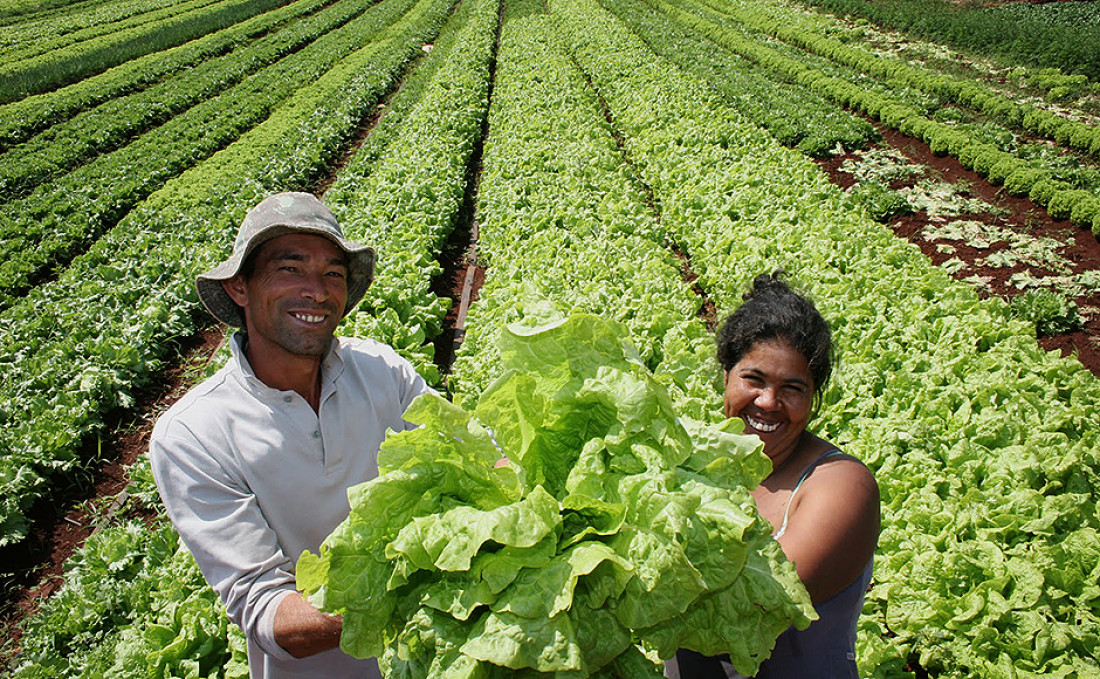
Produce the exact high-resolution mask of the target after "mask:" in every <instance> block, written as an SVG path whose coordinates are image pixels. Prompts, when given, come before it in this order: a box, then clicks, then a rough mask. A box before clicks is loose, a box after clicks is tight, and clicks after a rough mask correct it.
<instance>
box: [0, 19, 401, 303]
mask: <svg viewBox="0 0 1100 679" xmlns="http://www.w3.org/2000/svg"><path fill="white" fill-rule="evenodd" d="M412 1H413V0H386V1H384V2H382V3H380V4H376V5H372V3H373V2H374V0H349V1H348V2H346V3H345V9H343V10H341V11H339V12H338V13H337V14H336V16H335V17H333V18H332V19H333V20H331V23H330V20H328V19H327V17H325V16H318V17H315V19H316V22H320V23H321V24H322V25H321V26H315V23H316V22H312V21H311V22H309V23H308V24H307V25H306V26H305V28H307V29H310V28H312V29H313V30H316V29H317V28H320V29H323V28H324V27H325V25H326V24H327V25H328V26H329V27H331V28H333V29H334V30H331V31H330V32H329V33H326V34H324V35H323V36H322V37H321V38H319V39H317V40H315V41H313V42H312V43H310V44H309V45H307V46H306V47H305V48H303V49H301V50H299V51H297V52H294V53H292V54H290V55H288V56H287V57H285V58H283V59H280V60H279V61H277V62H276V63H274V64H273V65H271V66H268V67H266V68H264V69H261V70H260V71H258V72H256V73H254V74H252V75H251V76H249V77H248V78H246V79H245V80H243V81H242V82H241V83H239V84H237V85H235V86H234V87H232V88H230V89H228V90H226V91H225V92H223V93H221V94H220V95H218V96H216V97H213V98H211V99H208V100H206V101H203V102H202V103H200V104H198V105H196V106H194V107H192V108H191V109H189V110H187V111H185V112H184V113H182V114H180V115H178V116H175V117H174V118H172V119H171V120H169V121H168V122H167V123H165V124H164V125H161V126H160V127H158V128H155V129H153V130H151V131H149V132H147V133H146V134H144V135H141V136H140V137H138V138H137V139H136V140H134V141H133V142H131V143H130V144H128V145H126V146H124V147H123V148H121V149H118V150H117V151H114V152H112V153H109V154H106V155H103V156H100V157H98V158H96V159H95V160H93V161H91V162H89V163H87V164H86V165H84V166H83V167H81V168H79V169H77V170H75V171H73V172H71V173H69V174H67V175H64V176H62V177H60V178H58V179H57V180H55V181H53V182H49V183H46V184H42V185H41V186H39V187H38V188H37V189H36V190H35V191H34V192H32V193H31V194H30V195H29V196H27V197H26V198H23V199H21V200H16V201H12V202H9V203H6V204H3V205H0V260H2V263H0V309H4V308H7V307H8V306H10V305H11V304H12V303H14V302H15V300H17V299H18V298H19V297H20V296H21V295H22V294H23V293H25V291H26V290H27V289H28V288H31V287H32V286H33V285H35V284H36V283H37V282H38V281H39V280H41V278H42V277H43V275H44V273H45V272H47V271H48V270H49V269H50V268H52V267H55V266H58V265H63V264H64V263H65V262H67V261H69V260H70V259H72V258H73V257H74V256H76V255H78V254H79V253H80V252H82V251H83V250H84V249H85V248H87V246H88V245H89V243H91V242H93V241H94V240H95V239H96V238H98V237H99V236H100V235H101V234H103V233H104V232H106V231H108V230H110V229H111V228H112V226H113V225H114V224H115V223H116V222H117V221H118V220H119V219H120V218H122V217H123V216H124V215H125V214H126V213H127V212H128V211H129V210H130V209H131V208H132V207H133V206H134V205H136V204H138V203H139V202H140V201H141V200H143V199H144V198H145V197H146V196H148V195H149V194H151V193H152V192H153V191H155V190H157V189H158V188H160V187H161V186H162V185H163V184H164V182H165V181H167V180H169V179H171V178H172V177H174V176H176V175H177V174H179V173H180V172H182V171H184V170H186V169H187V168H189V167H192V166H194V165H195V164H196V163H198V162H199V161H201V160H203V159H204V158H208V157H209V156H210V155H212V154H213V153H215V152H216V151H217V150H218V149H220V148H223V147H225V146H226V145H228V144H230V143H232V142H233V141H234V140H235V139H237V138H238V137H240V135H241V134H242V133H244V132H245V131H247V130H249V129H251V128H252V127H254V126H255V125H257V124H258V123H260V122H261V121H263V120H264V119H265V118H266V117H267V116H268V115H270V113H271V112H272V111H273V110H274V109H275V108H276V107H278V106H279V105H280V104H282V103H283V102H284V101H285V99H286V97H287V96H289V95H290V94H291V93H293V92H294V91H295V90H296V89H297V88H300V87H302V86H304V85H306V84H307V83H309V82H310V81H311V80H313V79H315V78H317V77H319V76H320V75H321V74H323V73H324V72H325V71H327V70H328V69H329V68H331V67H332V66H333V64H335V63H336V62H337V61H339V60H340V59H341V58H343V57H345V56H347V55H348V54H351V53H352V52H354V51H355V50H359V49H362V48H363V47H364V46H365V45H368V44H370V43H371V42H372V41H374V40H376V39H378V38H379V37H380V34H381V32H383V31H384V30H385V27H386V26H388V25H390V24H392V23H393V22H395V21H397V20H399V18H400V17H401V16H402V15H403V14H404V13H405V12H407V11H408V9H409V7H410V6H411V4H412ZM364 10H366V11H364ZM345 11H346V12H349V13H350V14H351V16H354V15H355V13H356V12H359V13H361V15H360V16H359V17H358V18H356V19H355V20H354V21H351V22H349V23H343V21H344V20H346V18H347V17H348V14H345ZM307 35H308V34H307Z"/></svg>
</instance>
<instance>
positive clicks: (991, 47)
mask: <svg viewBox="0 0 1100 679" xmlns="http://www.w3.org/2000/svg"><path fill="white" fill-rule="evenodd" d="M803 1H804V2H806V4H809V5H813V6H819V7H822V8H824V9H826V10H827V11H829V12H833V13H839V14H851V15H854V16H857V17H865V18H867V19H870V20H871V21H873V22H875V23H877V24H882V25H885V26H888V27H890V28H896V29H899V30H901V31H904V32H906V33H909V34H912V35H916V36H919V37H921V38H923V39H925V40H932V41H935V42H940V43H945V44H948V45H951V46H953V47H955V48H957V49H962V50H965V51H967V52H970V53H973V54H978V55H985V56H991V57H995V58H999V59H1000V60H1002V61H1008V62H1010V63H1017V64H1019V63H1023V64H1030V65H1032V66H1037V67H1040V68H1043V67H1048V68H1049V67H1056V68H1059V69H1061V70H1063V71H1066V72H1068V73H1080V74H1084V75H1086V76H1088V77H1090V78H1092V79H1093V80H1097V79H1100V51H1098V50H1100V27H1098V26H1097V22H1096V20H1095V17H1096V8H1095V3H1091V2H1051V3H1035V4H1032V3H1015V2H1013V3H1005V4H1003V5H990V6H985V5H984V4H983V3H973V4H969V3H968V4H966V5H961V4H959V3H954V2H945V0H920V1H915V0H889V1H886V2H879V1H875V2H868V0H803Z"/></svg>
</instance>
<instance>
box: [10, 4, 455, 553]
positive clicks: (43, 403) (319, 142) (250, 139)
mask: <svg viewBox="0 0 1100 679" xmlns="http://www.w3.org/2000/svg"><path fill="white" fill-rule="evenodd" d="M452 4H453V3H452V2H451V0H425V1H424V2H422V3H420V4H419V5H417V6H415V7H414V9H412V10H411V11H409V12H407V13H406V14H405V16H404V17H403V18H402V19H401V20H400V21H398V22H397V23H396V24H394V25H393V26H391V27H390V28H389V29H386V30H385V31H384V33H383V34H382V35H378V36H376V37H377V38H379V39H378V40H375V41H374V42H372V43H370V44H369V45H367V46H366V47H364V48H362V49H360V50H358V51H357V52H354V53H352V54H350V55H348V56H347V57H346V58H344V59H343V60H342V61H340V62H339V63H338V64H335V65H334V66H333V67H332V68H331V69H330V70H329V71H328V72H327V73H324V74H322V75H320V77H318V78H316V79H315V81H314V82H312V83H310V84H308V85H306V86H304V87H302V88H301V89H299V90H297V91H296V92H293V93H291V94H290V95H289V96H288V97H287V99H286V101H285V102H284V104H283V105H282V106H280V107H279V108H278V109H276V110H275V111H273V113H272V115H271V116H270V117H269V118H268V119H267V120H266V121H265V122H264V123H263V124H261V125H259V126H257V127H255V128H254V129H252V130H250V131H249V132H247V133H246V134H245V135H244V136H242V137H241V138H240V139H239V140H238V141H237V142H236V143H234V144H232V145H230V146H229V147H227V148H226V149H224V150H223V151H221V152H219V153H217V154H215V155H214V156H213V157H211V158H210V159H209V160H208V161H206V162H204V163H202V164H200V165H199V166H197V167H194V168H192V169H191V170H188V171H187V172H185V173H183V174H182V175H180V176H179V177H177V178H176V179H174V180H172V181H170V182H169V183H168V184H167V185H166V186H165V187H164V188H163V189H161V190H160V191H158V192H157V193H155V194H153V195H152V196H150V198H149V199H148V200H147V201H145V202H144V203H143V204H142V205H141V206H140V207H138V208H137V209H135V210H133V211H132V212H130V213H129V214H128V215H127V216H126V218H124V219H123V220H122V221H121V222H119V224H118V225H117V226H116V227H115V228H114V229H112V230H111V231H110V232H109V233H108V234H106V235H105V236H104V237H103V238H101V239H100V240H99V241H98V242H96V244H95V245H94V246H93V247H92V248H90V249H89V250H88V252H87V253H85V254H84V255H82V256H80V257H79V258H77V259H76V260H75V261H74V262H73V264H72V265H71V266H70V267H69V268H68V269H67V270H66V271H65V272H64V273H63V274H62V275H61V276H60V277H59V278H58V279H57V280H55V281H53V282H51V283H49V284H47V285H43V286H39V287H38V288H35V289H34V290H32V291H31V292H30V293H29V294H28V295H27V296H26V297H25V298H23V299H21V300H19V302H18V303H17V304H15V305H13V306H12V307H11V308H9V309H8V310H6V311H5V312H4V313H3V315H2V316H0V368H2V371H0V372H2V374H3V376H4V378H3V383H2V384H0V418H2V420H3V425H4V426H3V430H2V433H0V486H2V489H3V493H2V497H3V499H2V502H0V545H4V544H11V543H15V542H19V541H20V540H22V539H23V538H24V537H25V535H26V532H27V530H28V524H27V518H26V512H27V511H28V509H29V508H30V506H31V505H32V503H33V502H34V501H35V500H36V499H39V498H45V497H48V496H49V492H50V481H49V479H50V477H51V476H56V475H58V474H61V473H63V472H65V471H66V470H69V469H73V468H74V467H76V466H77V465H79V464H81V460H80V459H79V449H80V444H81V442H83V441H86V440H87V439H88V438H89V437H90V436H93V435H94V434H95V433H96V432H98V431H100V430H101V428H102V427H103V417H104V415H105V414H106V413H108V412H110V411H111V410H113V409H114V408H117V407H119V406H125V405H128V404H129V403H130V399H131V396H130V395H131V394H132V393H133V392H134V390H135V389H137V388H139V387H141V386H142V385H143V384H145V383H147V382H148V380H150V379H152V377H153V375H154V374H155V373H156V371H157V370H158V369H159V368H160V364H161V361H162V360H163V358H164V357H166V356H169V355H171V352H172V346H171V343H172V342H173V341H174V340H176V339H178V338H180V337H182V336H185V335H186V334H188V333H189V332H191V331H193V328H194V321H193V318H192V315H193V314H194V313H196V312H197V309H198V302H197V300H196V299H195V296H194V291H193V278H194V275H195V274H196V273H198V272H200V271H202V270H205V269H207V268H209V267H210V266H211V265H212V264H213V263H214V262H216V261H219V260H220V259H221V258H222V257H224V253H225V251H226V249H227V247H228V244H229V243H230V242H231V241H232V234H233V232H234V231H235V229H236V225H237V224H239V222H240V219H241V217H242V216H243V215H244V213H245V212H246V211H247V210H248V208H249V207H251V206H252V205H255V204H256V203H257V202H259V200H260V199H261V198H262V197H263V196H266V195H268V194H269V193H271V192H273V191H275V190H289V189H298V188H303V187H307V186H310V185H311V183H312V182H314V181H315V180H316V179H317V177H318V176H319V175H320V174H321V173H322V172H324V171H325V170H326V168H328V167H329V165H330V164H331V163H333V162H334V161H335V159H336V157H337V155H338V154H339V152H340V150H341V149H342V147H343V145H344V144H345V143H346V142H347V141H348V140H349V138H350V137H351V135H352V134H353V133H354V131H355V130H356V128H357V126H358V124H359V122H360V121H361V120H362V119H363V118H364V117H365V116H366V115H368V114H369V113H370V112H371V111H373V110H374V109H375V108H376V107H377V105H378V102H379V101H380V99H381V97H382V96H383V95H384V94H385V93H386V92H387V91H388V90H389V89H391V88H392V87H393V86H394V85H395V84H396V82H397V80H398V78H399V77H400V75H401V73H402V71H403V69H404V67H405V65H406V64H407V63H408V62H409V60H410V59H412V58H413V56H414V55H415V54H418V53H419V50H420V48H421V46H422V45H423V44H425V43H426V42H429V41H431V40H432V39H433V38H434V37H435V35H437V33H438V31H439V28H440V27H441V25H442V24H443V22H444V21H445V19H446V17H447V15H448V13H449V10H450V8H451V6H452ZM41 309H53V310H55V311H54V312H53V313H50V314H42V313H40V310H41Z"/></svg>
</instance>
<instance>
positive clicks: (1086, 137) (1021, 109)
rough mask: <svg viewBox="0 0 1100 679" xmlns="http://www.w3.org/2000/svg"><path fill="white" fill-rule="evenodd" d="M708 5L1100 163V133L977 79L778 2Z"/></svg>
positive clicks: (750, 0) (740, 1)
mask: <svg viewBox="0 0 1100 679" xmlns="http://www.w3.org/2000/svg"><path fill="white" fill-rule="evenodd" d="M704 1H705V2H706V3H707V4H708V5H710V6H711V7H713V8H714V9H716V10H718V11H720V12H722V13H723V14H725V15H727V16H729V17H731V18H732V19H734V20H736V21H737V22H738V23H741V24H743V25H746V26H751V27H752V28H755V29H757V30H760V31H762V32H764V33H766V34H768V35H771V36H774V37H776V38H778V39H780V40H783V41H784V42H788V43H790V44H792V45H796V46H798V47H800V48H802V49H805V50H807V51H809V52H812V53H814V54H818V55H820V56H823V57H826V58H828V59H830V60H832V61H835V62H837V63H839V64H843V65H844V66H847V67H849V68H852V69H855V70H856V71H858V72H861V73H866V74H869V75H872V76H875V77H877V78H881V79H886V80H887V81H889V82H890V83H892V84H894V85H895V86H896V87H898V88H904V87H913V88H916V89H919V90H922V91H925V92H929V93H931V94H935V95H937V96H941V97H943V98H945V99H947V100H949V101H953V102H955V103H957V104H960V105H962V106H968V107H970V108H972V109H975V110H977V111H981V112H982V113H984V114H985V115H986V116H989V117H990V118H991V119H993V120H995V121H997V122H1000V123H1003V124H1005V125H1008V126H1011V127H1019V128H1021V129H1023V130H1026V131H1027V132H1030V133H1032V134H1036V135H1039V136H1042V137H1044V138H1046V139H1049V140H1051V141H1054V142H1056V143H1058V144H1060V145H1063V146H1067V147H1070V148H1073V149H1076V150H1078V151H1081V152H1082V153H1086V154H1091V155H1093V156H1094V157H1098V158H1100V129H1098V128H1097V127H1096V126H1094V125H1089V124H1087V123H1083V122H1079V121H1076V120H1068V119H1066V118H1063V117H1060V116H1058V115H1056V114H1054V113H1051V112H1050V111H1046V110H1044V109H1040V108H1036V107H1035V106H1032V105H1030V104H1018V103H1016V102H1014V101H1012V100H1011V99H1008V98H1006V97H1004V96H1002V95H1000V94H997V93H996V92H994V91H992V90H991V89H990V88H989V87H988V86H986V85H985V84H983V83H979V82H976V81H973V80H967V79H964V78H957V77H954V76H950V75H944V74H940V73H933V72H929V71H927V70H925V69H923V68H920V67H917V66H913V65H911V64H909V63H907V62H905V61H902V60H901V59H898V58H892V57H884V56H882V55H879V54H872V53H870V52H867V51H865V50H861V49H859V48H857V47H852V46H849V45H846V44H845V43H842V42H840V41H839V40H835V39H833V38H830V37H828V36H826V35H823V34H822V33H821V31H820V29H819V28H818V27H817V26H815V23H817V22H815V21H814V19H813V18H812V17H811V18H805V17H806V15H805V14H804V13H801V12H798V11H794V10H791V9H787V8H784V7H783V6H781V5H777V4H774V3H764V2H759V1H757V0H738V2H737V3H715V2H711V0H704Z"/></svg>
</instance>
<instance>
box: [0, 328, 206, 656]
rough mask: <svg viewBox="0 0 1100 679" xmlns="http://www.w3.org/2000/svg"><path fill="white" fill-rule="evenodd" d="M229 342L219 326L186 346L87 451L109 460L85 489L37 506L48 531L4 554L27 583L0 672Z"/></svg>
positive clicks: (3, 627) (10, 607)
mask: <svg viewBox="0 0 1100 679" xmlns="http://www.w3.org/2000/svg"><path fill="white" fill-rule="evenodd" d="M224 337H225V332H224V329H223V328H221V327H214V328H207V329H205V330H203V331H201V332H199V333H197V334H195V335H194V336H193V337H190V338H188V339H187V340H185V341H184V342H183V343H182V345H181V347H180V355H181V356H183V357H185V358H184V360H182V361H180V363H179V364H178V365H175V366H172V367H171V368H169V369H168V370H166V371H165V372H164V373H163V374H162V375H161V377H160V379H159V380H157V381H156V383H155V385H154V386H152V387H150V388H148V389H146V390H144V391H142V392H141V393H139V394H137V397H136V401H137V403H136V405H135V407H134V409H133V410H132V411H128V412H126V413H116V414H114V415H113V416H111V417H110V418H109V421H108V423H107V426H106V427H105V433H104V434H103V437H102V440H100V441H95V442H93V443H90V444H88V446H86V447H87V448H88V450H86V451H85V457H84V459H101V460H104V461H105V462H104V463H103V465H102V466H101V467H100V468H99V469H98V470H96V471H95V472H94V473H93V474H92V475H91V478H90V479H89V480H88V482H87V483H86V484H85V490H84V491H83V492H80V491H74V492H73V493H72V495H71V496H70V497H66V498H64V499H63V500H64V501H63V502H62V504H61V505H60V506H54V505H50V506H40V507H35V509H34V513H35V514H36V515H35V516H34V517H33V520H34V525H36V526H40V527H39V528H38V529H37V530H35V531H34V533H33V534H32V535H31V536H30V537H29V538H28V539H27V540H25V541H24V543H23V544H20V545H17V546H15V547H13V548H8V549H7V550H5V551H4V552H3V561H4V569H5V570H9V569H10V570H12V571H14V572H15V573H17V574H18V578H19V579H18V581H17V582H16V583H14V586H13V587H11V588H10V589H9V590H8V591H5V592H3V593H0V596H3V597H4V598H3V600H2V601H3V603H2V608H0V638H2V639H5V640H6V642H5V643H6V644H7V646H5V647H4V648H2V649H0V667H2V666H3V662H2V659H3V657H4V656H5V655H6V654H7V653H9V652H14V651H15V650H17V647H18V642H19V637H20V636H21V634H22V630H21V629H20V627H19V624H20V622H21V621H22V620H23V619H24V618H25V617H27V616H29V615H31V614H33V613H34V611H36V610H37V609H38V606H39V604H40V603H41V602H42V601H43V600H45V599H46V598H47V597H49V596H50V595H51V594H53V593H54V592H56V591H57V590H58V589H59V588H60V587H61V585H62V584H63V583H64V577H63V576H64V568H65V563H66V561H68V559H69V557H71V556H72V555H73V553H74V552H75V551H76V549H77V548H78V547H79V546H80V545H82V544H83V543H84V541H85V540H86V539H88V537H89V536H91V535H92V534H93V533H94V532H95V531H96V530H97V529H98V526H99V525H101V524H103V523H105V522H106V521H108V520H109V519H110V518H111V516H112V515H113V514H114V512H115V511H116V510H117V509H118V508H119V506H120V505H121V504H122V503H123V502H125V500H126V495H125V489H126V487H127V485H128V484H129V482H130V479H129V476H128V473H127V470H128V469H129V468H130V466H131V465H132V464H134V462H136V461H137V459H138V458H139V457H140V456H141V455H142V454H144V452H145V451H146V450H147V449H148V445H149V435H150V434H151V433H152V431H153V425H154V423H155V422H156V418H157V416H158V415H159V414H160V413H162V412H164V410H165V409H167V408H168V407H169V406H170V405H172V404H173V403H175V402H176V400H177V399H179V397H180V396H182V395H183V394H184V393H185V391H186V389H187V388H188V387H190V386H191V385H190V379H189V377H188V375H189V371H190V369H193V367H196V366H198V367H201V366H203V365H205V364H206V363H207V362H208V361H209V360H210V358H211V357H212V356H213V354H214V352H215V351H216V350H217V348H218V346H219V344H221V342H222V340H223V339H224ZM135 413H136V414H135ZM44 504H45V503H44ZM129 513H130V514H131V515H137V516H142V515H143V514H144V515H145V516H146V517H147V518H150V519H151V518H153V517H155V516H156V512H155V511H153V510H148V509H144V510H143V508H131V509H130V511H129Z"/></svg>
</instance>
